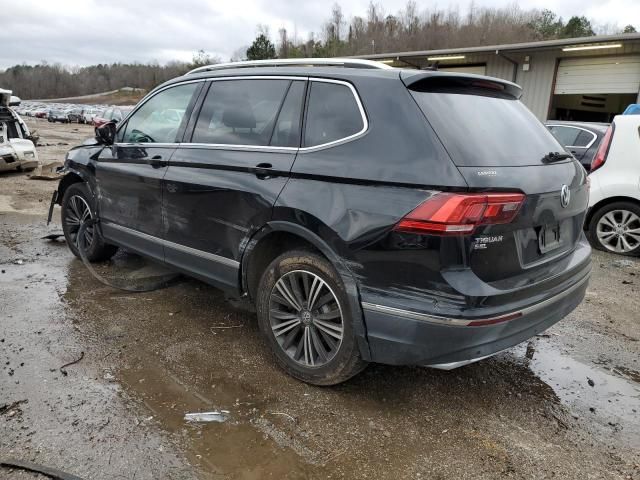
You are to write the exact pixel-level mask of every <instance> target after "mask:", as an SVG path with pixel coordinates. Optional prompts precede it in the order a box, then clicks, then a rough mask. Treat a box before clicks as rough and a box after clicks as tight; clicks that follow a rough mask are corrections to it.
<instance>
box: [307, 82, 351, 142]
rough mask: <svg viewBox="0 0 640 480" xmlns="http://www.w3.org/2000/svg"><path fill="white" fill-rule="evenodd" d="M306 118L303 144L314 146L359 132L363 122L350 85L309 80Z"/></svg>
mask: <svg viewBox="0 0 640 480" xmlns="http://www.w3.org/2000/svg"><path fill="white" fill-rule="evenodd" d="M310 88H311V91H310V92H309V100H308V104H307V116H306V120H305V132H304V146H305V147H315V146H317V145H323V144H326V143H329V142H334V141H336V140H340V139H343V138H346V137H349V136H351V135H354V134H356V133H358V132H360V131H361V130H362V129H363V128H364V121H363V119H362V115H361V114H360V108H359V107H358V103H357V102H356V99H355V97H354V95H353V92H352V91H351V89H350V88H349V87H347V86H346V85H343V84H338V83H326V82H312V83H311V86H310Z"/></svg>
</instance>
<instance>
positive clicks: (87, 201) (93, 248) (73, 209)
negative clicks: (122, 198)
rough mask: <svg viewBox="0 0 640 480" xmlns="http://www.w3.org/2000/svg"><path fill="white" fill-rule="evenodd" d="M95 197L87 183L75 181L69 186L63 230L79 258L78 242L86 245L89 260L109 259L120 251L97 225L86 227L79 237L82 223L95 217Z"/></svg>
mask: <svg viewBox="0 0 640 480" xmlns="http://www.w3.org/2000/svg"><path fill="white" fill-rule="evenodd" d="M94 212H95V199H94V197H93V194H92V193H91V191H90V190H89V187H88V186H87V184H86V183H82V182H79V183H74V184H73V185H71V186H69V187H68V188H67V190H66V191H65V192H64V196H63V197H62V214H61V216H62V231H63V232H64V238H65V239H66V240H67V245H69V249H70V250H71V252H72V253H73V254H74V255H75V256H76V257H78V258H82V257H80V252H79V251H78V242H82V244H83V245H84V251H85V252H86V257H87V260H89V261H90V262H99V261H102V260H107V259H109V258H111V257H113V255H115V253H116V252H117V251H118V247H116V246H115V245H109V244H108V243H105V242H104V240H103V239H102V236H101V235H100V231H99V229H98V228H96V226H95V225H93V226H89V227H87V228H86V229H85V235H84V236H83V238H82V239H78V238H77V233H78V230H79V229H80V225H82V224H83V223H85V222H86V221H87V220H89V219H91V218H93V217H94Z"/></svg>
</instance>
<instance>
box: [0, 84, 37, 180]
mask: <svg viewBox="0 0 640 480" xmlns="http://www.w3.org/2000/svg"><path fill="white" fill-rule="evenodd" d="M11 93H12V92H11V90H3V89H0V172H3V171H6V170H19V171H29V170H33V169H35V168H36V167H37V166H38V152H36V147H35V145H34V144H33V141H32V140H31V133H30V132H29V128H28V127H27V125H26V123H24V121H23V120H22V119H21V118H20V116H19V115H18V114H17V113H16V112H15V111H14V110H13V109H12V108H11V107H12V106H16V105H20V99H19V98H18V97H14V96H12V95H11Z"/></svg>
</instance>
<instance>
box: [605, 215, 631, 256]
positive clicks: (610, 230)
mask: <svg viewBox="0 0 640 480" xmlns="http://www.w3.org/2000/svg"><path fill="white" fill-rule="evenodd" d="M596 235H597V236H598V241H599V242H600V243H601V244H602V246H603V247H605V248H606V249H607V250H610V251H612V252H615V253H628V252H630V251H632V250H635V249H636V248H638V246H639V245H640V217H639V216H638V215H636V214H635V213H633V212H630V211H629V210H611V211H610V212H607V213H605V214H604V215H603V216H602V217H600V220H598V224H597V226H596Z"/></svg>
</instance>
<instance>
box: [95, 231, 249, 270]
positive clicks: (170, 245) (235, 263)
mask: <svg viewBox="0 0 640 480" xmlns="http://www.w3.org/2000/svg"><path fill="white" fill-rule="evenodd" d="M102 223H103V224H104V225H106V226H108V227H111V228H114V229H116V230H120V231H121V232H124V233H128V234H129V235H133V236H135V237H138V238H142V239H143V240H147V241H149V242H153V243H158V244H160V245H162V246H164V247H168V248H173V249H174V250H178V251H181V252H183V253H188V254H190V255H194V256H196V257H200V258H204V259H205V260H211V261H213V262H216V263H221V264H223V265H226V266H228V267H232V268H236V269H239V268H240V262H238V261H236V260H233V259H232V258H227V257H223V256H221V255H216V254H215V253H209V252H205V251H203V250H198V249H196V248H192V247H187V246H186V245H181V244H179V243H174V242H170V241H169V240H164V239H162V238H158V237H155V236H153V235H149V234H148V233H144V232H139V231H138V230H134V229H132V228H128V227H123V226H122V225H118V224H117V223H112V222H102Z"/></svg>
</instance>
